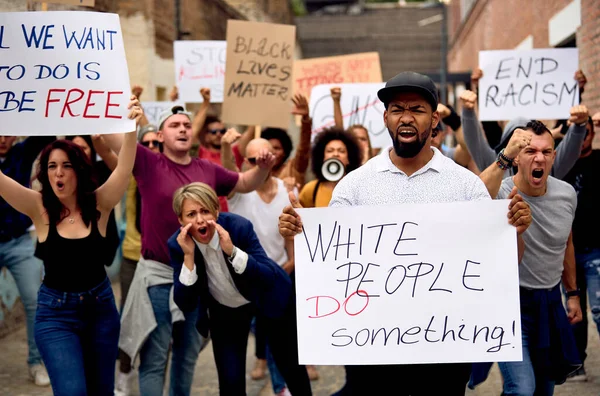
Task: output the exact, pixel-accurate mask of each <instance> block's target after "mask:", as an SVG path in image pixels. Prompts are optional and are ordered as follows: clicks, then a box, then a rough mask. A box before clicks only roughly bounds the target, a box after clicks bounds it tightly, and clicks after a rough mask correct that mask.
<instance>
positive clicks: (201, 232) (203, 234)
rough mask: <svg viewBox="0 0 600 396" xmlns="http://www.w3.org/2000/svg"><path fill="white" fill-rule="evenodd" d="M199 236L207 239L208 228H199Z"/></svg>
mask: <svg viewBox="0 0 600 396" xmlns="http://www.w3.org/2000/svg"><path fill="white" fill-rule="evenodd" d="M198 235H200V237H202V238H206V237H207V236H208V227H207V226H204V227H200V228H198Z"/></svg>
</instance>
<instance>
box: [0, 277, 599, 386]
mask: <svg viewBox="0 0 600 396" xmlns="http://www.w3.org/2000/svg"><path fill="white" fill-rule="evenodd" d="M116 291H118V287H117V288H116ZM117 297H118V296H117ZM590 322H591V317H590ZM26 353H27V342H26V334H25V328H24V327H23V328H21V329H20V330H18V331H16V332H14V333H12V334H10V335H8V336H7V337H5V338H3V339H0V395H3V396H25V395H27V396H38V395H39V396H50V395H52V391H51V389H50V388H39V387H36V386H34V385H33V384H32V383H31V382H30V381H29V379H28V375H27V368H26V363H25V357H26ZM253 354H254V340H253V338H252V337H251V338H250V343H249V347H248V355H247V356H248V357H247V369H248V372H249V371H250V370H251V369H252V367H253V364H254V357H253ZM588 354H589V356H588V359H587V361H586V369H587V372H588V376H589V380H588V382H585V383H567V384H565V385H561V386H559V387H557V388H556V392H555V395H556V396H567V395H568V396H573V395H576V396H598V395H600V339H599V337H598V334H597V332H596V329H595V327H592V326H590V343H589V346H588ZM318 370H319V373H320V374H321V379H319V380H318V381H314V382H313V383H312V388H313V392H314V395H315V396H328V395H331V394H332V393H333V392H335V391H336V390H338V389H340V388H341V386H342V385H343V383H344V370H343V368H341V367H338V366H322V367H318ZM248 378H249V377H248ZM247 389H248V396H272V395H273V392H272V390H271V385H270V382H269V381H268V379H267V380H262V381H252V380H250V379H248V382H247ZM500 393H501V377H500V374H499V372H498V370H497V367H495V368H494V370H493V372H492V375H491V377H490V378H489V379H488V381H487V382H486V383H485V384H483V385H481V386H480V387H479V388H477V390H476V391H468V392H467V394H466V395H467V396H499V395H500ZM218 394H219V391H218V382H217V373H216V368H215V364H214V360H213V355H212V349H211V348H210V347H209V348H207V349H205V350H204V351H203V352H202V353H201V354H200V358H199V359H198V363H197V365H196V375H195V376H194V386H193V390H192V395H198V396H217V395H218ZM391 394H393V393H391ZM136 395H137V393H136Z"/></svg>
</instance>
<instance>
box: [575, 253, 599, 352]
mask: <svg viewBox="0 0 600 396" xmlns="http://www.w3.org/2000/svg"><path fill="white" fill-rule="evenodd" d="M575 260H576V262H577V287H578V288H579V289H580V290H581V296H580V299H579V300H580V302H581V311H582V312H583V320H582V321H581V322H579V323H576V324H574V325H573V333H574V335H575V341H576V343H577V350H578V351H579V356H580V357H581V361H582V362H583V361H584V360H585V358H586V357H587V354H586V352H585V350H586V349H587V341H588V318H587V302H588V301H587V298H586V291H587V297H588V298H589V303H590V310H591V311H592V317H593V319H594V322H595V323H596V328H597V329H598V333H600V249H598V248H596V249H580V250H578V251H577V253H576V255H575Z"/></svg>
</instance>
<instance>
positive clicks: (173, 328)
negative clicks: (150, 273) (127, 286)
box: [139, 284, 203, 396]
mask: <svg viewBox="0 0 600 396" xmlns="http://www.w3.org/2000/svg"><path fill="white" fill-rule="evenodd" d="M172 287H173V285H172V284H166V285H159V286H152V287H149V288H148V295H149V296H150V301H151V302H152V309H153V310H154V316H155V318H156V328H155V329H154V331H152V333H150V335H149V336H148V339H147V340H146V342H145V343H144V345H143V346H142V350H141V352H140V367H139V372H140V394H141V395H144V396H162V394H163V388H164V384H165V368H166V367H167V358H168V356H169V345H170V344H171V339H173V347H172V356H171V377H170V382H169V395H170V396H187V395H189V394H190V391H191V389H192V381H193V379H194V369H195V367H196V360H197V359H198V354H199V353H200V350H201V349H202V344H203V340H202V337H201V336H200V333H198V330H196V320H197V318H198V311H194V312H191V313H187V314H185V321H182V322H175V323H171V311H170V310H169V295H170V292H171V288H172Z"/></svg>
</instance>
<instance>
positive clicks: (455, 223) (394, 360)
mask: <svg viewBox="0 0 600 396" xmlns="http://www.w3.org/2000/svg"><path fill="white" fill-rule="evenodd" d="M508 203H509V201H508V200H488V201H476V202H455V203H443V204H410V205H397V206H381V207H375V206H369V207H367V206H354V207H347V208H336V207H332V208H312V209H297V211H298V213H299V215H300V217H301V219H302V225H303V232H302V233H301V234H299V235H297V236H296V237H295V239H294V248H295V262H296V301H297V308H296V312H297V319H298V353H299V360H300V363H301V364H321V365H322V364H335V365H339V364H350V365H353V364H411V363H451V362H497V361H520V360H521V359H522V350H521V323H520V314H519V279H518V266H517V238H516V231H515V228H514V227H513V226H511V225H509V224H508V221H507V218H506V213H507V210H508Z"/></svg>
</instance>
